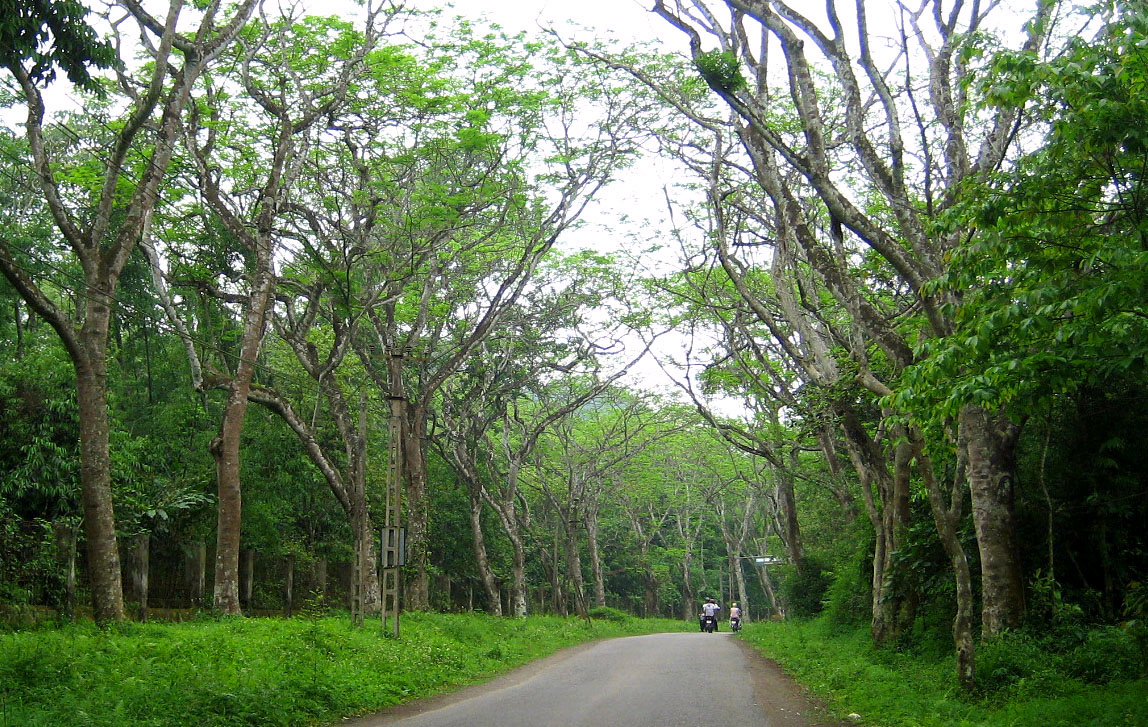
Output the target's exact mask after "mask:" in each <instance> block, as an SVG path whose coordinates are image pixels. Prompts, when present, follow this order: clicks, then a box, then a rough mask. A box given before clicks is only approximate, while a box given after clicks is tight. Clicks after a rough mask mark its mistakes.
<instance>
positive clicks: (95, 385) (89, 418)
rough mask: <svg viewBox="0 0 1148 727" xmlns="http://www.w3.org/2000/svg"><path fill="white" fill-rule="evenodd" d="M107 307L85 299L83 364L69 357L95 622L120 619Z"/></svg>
mask: <svg viewBox="0 0 1148 727" xmlns="http://www.w3.org/2000/svg"><path fill="white" fill-rule="evenodd" d="M109 315H110V312H109V309H108V306H107V305H105V304H103V303H99V302H97V301H96V300H95V299H94V298H93V299H90V300H89V301H88V311H87V318H86V320H85V322H84V329H83V331H81V333H80V340H81V342H82V344H83V346H84V353H83V355H84V360H83V361H77V360H75V359H73V364H74V366H75V369H76V398H77V404H78V407H79V420H80V421H79V426H80V496H81V500H82V502H83V507H84V538H85V540H86V541H87V545H88V577H89V579H90V581H91V589H92V606H93V609H94V614H95V618H96V621H97V622H99V623H107V622H109V621H123V620H124V591H123V580H122V575H121V572H120V554H119V547H118V545H117V543H116V518H115V514H114V511H113V508H112V483H111V454H110V450H109V436H110V434H109V432H110V424H109V422H108V389H107V380H108V376H107V351H106V345H107V344H106V342H107V332H108V319H109Z"/></svg>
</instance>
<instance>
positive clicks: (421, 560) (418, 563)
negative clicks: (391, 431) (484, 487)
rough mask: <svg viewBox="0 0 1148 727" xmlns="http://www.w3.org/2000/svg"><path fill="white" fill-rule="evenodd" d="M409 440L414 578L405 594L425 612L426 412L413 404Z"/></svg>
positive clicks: (407, 464)
mask: <svg viewBox="0 0 1148 727" xmlns="http://www.w3.org/2000/svg"><path fill="white" fill-rule="evenodd" d="M408 409H409V411H410V419H409V427H410V428H409V430H408V431H409V433H410V434H409V436H406V437H404V439H403V445H404V448H405V451H404V453H403V466H404V467H405V468H406V470H407V483H406V484H407V501H406V513H405V515H406V523H407V548H408V552H409V554H410V561H413V562H408V565H411V566H414V577H413V579H412V581H411V583H410V584H409V585H408V587H407V590H406V596H407V606H408V607H409V608H411V609H416V610H425V609H427V608H429V607H430V581H429V578H428V575H427V573H428V571H427V567H428V565H429V564H428V558H429V552H430V550H429V545H430V544H429V543H428V542H427V535H428V530H427V523H428V513H427V470H426V446H425V445H426V434H427V411H426V408H425V407H424V406H423V405H421V404H412V405H410V406H409V407H408Z"/></svg>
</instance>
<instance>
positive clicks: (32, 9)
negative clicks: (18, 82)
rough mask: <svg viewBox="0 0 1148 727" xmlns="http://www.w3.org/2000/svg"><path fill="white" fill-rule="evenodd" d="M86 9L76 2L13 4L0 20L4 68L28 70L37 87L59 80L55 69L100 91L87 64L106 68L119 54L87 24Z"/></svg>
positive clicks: (0, 53)
mask: <svg viewBox="0 0 1148 727" xmlns="http://www.w3.org/2000/svg"><path fill="white" fill-rule="evenodd" d="M89 12H90V11H89V10H88V8H86V7H84V5H83V4H82V3H80V2H79V1H78V0H14V1H13V2H11V3H7V4H6V7H5V12H4V16H3V19H2V20H0V66H4V67H5V68H8V69H9V70H13V69H16V68H21V69H23V68H25V66H26V64H27V63H28V62H29V61H30V62H31V65H30V66H27V70H26V73H27V76H28V78H29V80H31V81H32V82H34V83H43V84H47V83H50V82H51V81H53V80H55V78H56V66H59V67H60V68H61V69H63V71H64V73H65V74H66V75H67V76H68V80H69V81H71V82H72V83H74V84H75V85H76V86H79V87H80V88H82V89H84V90H86V91H92V92H95V93H100V92H101V86H100V84H99V82H98V81H97V80H96V79H95V78H93V77H92V74H91V71H90V70H89V66H94V67H96V68H101V69H106V68H110V67H111V66H112V65H113V64H115V62H116V61H117V60H118V58H117V56H116V50H115V48H114V47H113V46H112V44H111V43H109V42H108V41H106V40H101V39H100V38H99V37H98V36H97V35H96V31H95V30H94V29H93V28H92V27H91V26H90V25H88V23H87V17H88V14H89Z"/></svg>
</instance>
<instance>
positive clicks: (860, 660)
mask: <svg viewBox="0 0 1148 727" xmlns="http://www.w3.org/2000/svg"><path fill="white" fill-rule="evenodd" d="M742 638H745V639H747V640H748V641H750V643H752V644H753V645H754V646H755V647H757V648H758V649H759V650H761V651H762V652H763V653H765V654H766V655H767V656H769V657H771V658H773V659H775V660H777V661H778V662H779V663H780V664H781V665H782V666H783V667H785V669H786V670H787V671H789V672H790V674H792V675H793V676H794V678H796V679H797V680H798V681H799V682H801V683H802V684H804V685H806V686H807V687H809V688H810V690H811V691H813V692H814V693H816V694H819V695H820V696H822V697H823V698H825V699H826V700H827V702H828V703H829V704H830V707H831V709H832V710H833V711H834V713H835V714H837V715H838V716H839V717H844V716H845V715H848V714H850V713H857V714H860V715H861V717H862V723H863V724H865V725H875V726H879V727H1148V680H1145V679H1144V678H1143V677H1142V676H1139V677H1138V676H1135V675H1133V676H1131V677H1130V676H1128V675H1127V674H1125V675H1124V676H1123V677H1121V676H1119V675H1108V680H1107V681H1105V682H1103V683H1094V682H1093V681H1092V680H1090V679H1088V678H1081V677H1080V676H1079V674H1080V673H1081V672H1080V670H1079V669H1078V668H1077V665H1078V664H1079V663H1081V662H1082V661H1083V662H1087V660H1086V659H1084V658H1083V657H1082V656H1081V655H1080V653H1079V649H1076V650H1071V651H1067V652H1066V653H1064V654H1057V653H1054V652H1051V651H1049V650H1047V649H1043V650H1042V649H1026V647H1025V645H1024V643H1023V642H1024V641H1025V640H1024V639H1023V638H1020V637H1017V638H1016V639H1015V641H1005V642H1001V643H998V644H993V645H990V646H984V645H982V648H981V649H980V650H979V653H980V654H981V655H982V656H981V667H982V668H981V672H980V677H979V680H978V681H979V683H980V685H981V686H980V689H979V690H978V693H976V694H973V695H965V694H962V693H961V692H960V690H959V689H958V688H957V685H956V675H955V661H954V658H953V657H952V655H951V654H950V653H949V652H948V651H947V650H945V649H937V650H935V651H934V653H929V651H928V650H918V651H917V652H915V653H904V652H901V653H899V652H896V651H893V650H880V651H878V650H875V649H874V648H873V647H872V644H871V641H870V640H869V637H868V635H867V633H865V632H864V631H860V632H851V633H841V632H834V631H832V630H831V629H830V628H829V627H828V626H826V625H825V624H824V623H823V622H820V621H813V622H790V623H780V624H774V623H762V624H750V625H747V626H746V627H745V629H744V630H743V631H742ZM1101 648H1103V649H1105V651H1104V654H1106V655H1107V656H1108V657H1110V658H1111V657H1114V656H1115V655H1114V654H1113V653H1112V652H1111V650H1110V649H1111V647H1110V646H1109V645H1105V646H1102V647H1101ZM1137 673H1139V672H1137ZM1018 674H1019V676H1018ZM1073 674H1078V676H1073ZM1085 674H1086V675H1087V672H1085Z"/></svg>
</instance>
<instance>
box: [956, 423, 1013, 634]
mask: <svg viewBox="0 0 1148 727" xmlns="http://www.w3.org/2000/svg"><path fill="white" fill-rule="evenodd" d="M960 429H961V432H960V441H961V443H962V444H963V445H964V449H965V452H966V453H967V461H968V483H969V492H970V494H971V495H972V504H973V525H974V526H975V527H976V532H977V547H978V549H979V551H980V557H981V636H982V638H989V637H992V636H996V635H999V634H1001V633H1002V632H1004V631H1005V630H1007V629H1012V628H1016V627H1018V626H1020V625H1021V623H1022V621H1023V620H1024V611H1025V603H1024V581H1023V578H1022V576H1021V565H1020V548H1019V546H1018V542H1017V534H1016V515H1015V511H1014V505H1013V472H1014V469H1015V464H1016V461H1015V456H1016V452H1015V445H1016V438H1017V435H1018V433H1019V427H1018V426H1017V425H1016V424H1013V423H1012V422H1011V421H1009V420H1008V419H1007V418H1005V417H1003V416H1000V415H993V414H989V413H988V412H986V411H985V410H984V409H982V408H980V407H976V406H967V407H965V408H964V409H963V410H962V411H961V417H960Z"/></svg>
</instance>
